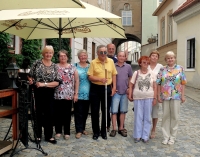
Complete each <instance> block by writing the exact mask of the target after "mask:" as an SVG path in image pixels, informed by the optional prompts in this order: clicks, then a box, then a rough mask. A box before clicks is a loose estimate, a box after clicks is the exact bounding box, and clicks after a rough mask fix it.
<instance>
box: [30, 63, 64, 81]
mask: <svg viewBox="0 0 200 157" xmlns="http://www.w3.org/2000/svg"><path fill="white" fill-rule="evenodd" d="M29 75H30V76H31V77H32V78H33V79H34V82H47V83H48V82H53V81H57V82H59V83H61V82H62V80H61V77H60V76H59V75H58V66H57V65H56V64H55V63H53V62H52V64H51V65H50V66H45V65H44V64H43V62H42V60H36V61H35V62H34V63H33V65H32V67H31V69H30V72H29Z"/></svg>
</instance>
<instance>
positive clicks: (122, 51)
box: [117, 51, 126, 57]
mask: <svg viewBox="0 0 200 157" xmlns="http://www.w3.org/2000/svg"><path fill="white" fill-rule="evenodd" d="M120 52H123V53H124V56H125V57H126V53H125V52H124V51H119V52H117V56H118V55H119V53H120Z"/></svg>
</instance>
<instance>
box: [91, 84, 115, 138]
mask: <svg viewBox="0 0 200 157" xmlns="http://www.w3.org/2000/svg"><path fill="white" fill-rule="evenodd" d="M110 95H111V86H110V85H108V86H107V127H110V105H111V98H112V97H111V96H110ZM90 101H91V118H92V130H93V133H94V134H97V135H99V132H100V131H101V134H102V135H103V134H106V120H105V86H104V85H96V84H91V87H90ZM100 106H101V112H102V117H101V130H100V126H99V109H100Z"/></svg>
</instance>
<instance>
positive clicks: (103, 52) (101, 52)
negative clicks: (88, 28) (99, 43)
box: [99, 51, 107, 55]
mask: <svg viewBox="0 0 200 157" xmlns="http://www.w3.org/2000/svg"><path fill="white" fill-rule="evenodd" d="M99 53H100V54H101V55H106V54H107V52H106V51H100V52H99Z"/></svg>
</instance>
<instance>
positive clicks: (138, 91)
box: [129, 56, 157, 143]
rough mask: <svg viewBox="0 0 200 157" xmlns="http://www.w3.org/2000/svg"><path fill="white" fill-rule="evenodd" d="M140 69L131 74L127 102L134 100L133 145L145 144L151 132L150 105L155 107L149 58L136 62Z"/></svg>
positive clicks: (154, 88) (155, 89)
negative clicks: (141, 142)
mask: <svg viewBox="0 0 200 157" xmlns="http://www.w3.org/2000/svg"><path fill="white" fill-rule="evenodd" d="M138 64H139V66H140V69H139V70H138V71H135V72H134V73H133V76H132V79H131V81H130V85H129V86H130V87H129V100H130V101H133V100H134V135H133V137H134V139H135V143H137V142H140V140H141V139H142V141H143V142H144V143H147V142H148V140H149V134H150V130H151V112H152V105H156V102H157V101H156V96H157V87H156V83H155V81H156V76H155V74H154V73H153V72H152V71H151V70H148V65H149V57H148V56H142V57H140V59H139V60H138ZM133 87H134V89H133Z"/></svg>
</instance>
